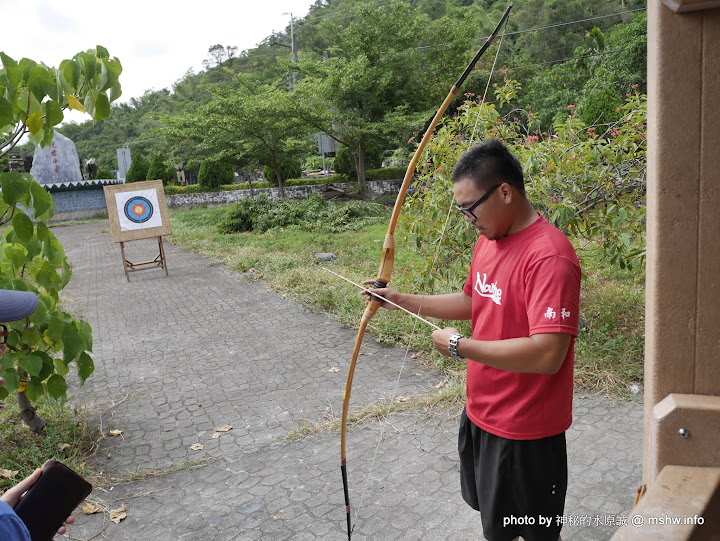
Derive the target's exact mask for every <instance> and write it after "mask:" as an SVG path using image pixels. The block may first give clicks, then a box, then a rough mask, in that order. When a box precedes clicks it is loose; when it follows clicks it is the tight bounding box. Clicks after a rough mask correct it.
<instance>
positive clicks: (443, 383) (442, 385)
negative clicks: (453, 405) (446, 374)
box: [435, 379, 448, 389]
mask: <svg viewBox="0 0 720 541" xmlns="http://www.w3.org/2000/svg"><path fill="white" fill-rule="evenodd" d="M447 382H448V380H446V379H444V380H442V381H441V382H440V383H438V384H437V385H435V388H436V389H442V388H443V387H445V385H447Z"/></svg>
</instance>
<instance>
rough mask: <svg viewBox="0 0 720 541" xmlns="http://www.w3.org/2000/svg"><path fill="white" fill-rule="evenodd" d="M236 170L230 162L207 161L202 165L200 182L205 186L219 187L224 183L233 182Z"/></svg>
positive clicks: (199, 175) (199, 176)
mask: <svg viewBox="0 0 720 541" xmlns="http://www.w3.org/2000/svg"><path fill="white" fill-rule="evenodd" d="M233 180H235V170H234V169H233V166H232V165H230V164H228V163H223V162H215V161H207V162H204V163H203V164H202V165H201V166H200V172H199V173H198V184H200V186H202V187H203V188H217V187H218V186H221V185H222V184H232V182H233Z"/></svg>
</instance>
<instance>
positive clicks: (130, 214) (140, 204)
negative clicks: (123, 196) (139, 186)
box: [124, 195, 153, 224]
mask: <svg viewBox="0 0 720 541" xmlns="http://www.w3.org/2000/svg"><path fill="white" fill-rule="evenodd" d="M124 212H125V217H126V218H127V219H128V220H130V221H131V222H133V223H136V224H141V223H144V222H147V221H148V220H149V219H150V218H151V217H152V215H153V205H152V203H151V202H150V201H149V200H147V199H146V198H144V197H140V196H139V195H138V196H135V197H131V198H130V199H128V200H127V202H126V203H125V209H124Z"/></svg>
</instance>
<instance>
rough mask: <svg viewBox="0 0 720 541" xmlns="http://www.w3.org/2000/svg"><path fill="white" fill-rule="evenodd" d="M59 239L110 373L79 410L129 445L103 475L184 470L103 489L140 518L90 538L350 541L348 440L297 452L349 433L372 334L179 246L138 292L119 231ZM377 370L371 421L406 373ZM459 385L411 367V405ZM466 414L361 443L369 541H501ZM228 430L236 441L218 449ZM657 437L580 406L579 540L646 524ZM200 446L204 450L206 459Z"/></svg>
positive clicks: (97, 527)
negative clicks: (338, 427) (476, 479)
mask: <svg viewBox="0 0 720 541" xmlns="http://www.w3.org/2000/svg"><path fill="white" fill-rule="evenodd" d="M53 231H54V232H55V234H56V235H57V237H58V239H59V240H60V242H61V243H62V244H63V245H64V247H65V250H66V252H67V255H68V259H69V261H70V264H71V266H72V268H73V278H72V280H71V282H70V284H69V285H68V287H67V288H66V289H65V290H64V296H66V297H68V299H69V301H70V303H71V304H70V306H71V309H72V310H74V311H76V312H77V314H78V315H80V316H81V317H82V318H84V319H86V320H87V321H88V322H89V323H90V324H91V325H92V327H93V334H94V354H93V358H94V360H95V373H94V374H93V375H92V376H91V377H90V379H89V380H88V381H87V382H86V384H85V386H84V387H82V388H78V387H77V385H72V386H71V393H74V394H75V399H74V401H76V402H80V403H85V404H88V405H89V406H90V409H91V411H92V412H95V415H96V417H95V419H94V422H96V423H97V424H98V425H99V426H100V427H101V428H102V430H103V432H104V433H108V432H109V431H110V430H122V434H121V435H120V436H115V437H109V438H108V439H107V440H106V441H105V442H104V444H103V447H102V449H101V451H100V452H99V453H98V455H97V458H96V461H97V463H98V465H99V467H100V468H101V469H103V470H104V471H105V472H106V473H108V474H110V475H112V476H114V477H117V478H128V477H130V476H133V475H135V474H138V473H146V472H158V473H160V472H167V471H173V473H169V474H165V475H157V476H152V475H143V476H140V480H137V481H129V482H128V481H124V482H123V481H119V482H118V483H117V484H116V485H115V486H112V487H110V486H108V487H104V489H105V490H101V489H97V490H95V491H94V492H93V495H92V497H91V498H95V499H97V500H101V501H102V502H103V503H104V504H105V505H107V506H108V507H110V508H112V509H115V508H118V507H120V506H121V505H123V504H124V505H126V513H127V518H126V519H124V520H123V521H122V522H121V523H120V524H119V525H116V524H113V523H110V522H109V520H108V516H107V515H104V516H103V515H100V514H98V515H82V514H79V516H78V521H77V524H76V525H75V526H74V527H72V528H71V530H70V534H71V536H72V538H73V539H82V540H89V539H107V540H109V541H119V540H133V541H138V540H153V541H176V540H187V541H190V540H205V539H212V540H214V541H219V540H235V539H240V540H255V539H263V540H273V541H274V540H278V541H280V540H286V539H287V540H289V539H293V540H314V539H337V540H342V539H346V534H345V510H344V501H343V495H342V481H341V479H340V471H339V445H340V444H339V440H340V438H339V434H338V433H337V432H322V433H318V434H314V435H310V436H307V437H305V438H302V439H299V440H296V441H292V442H290V441H286V439H285V436H286V435H287V434H288V433H289V432H291V431H293V430H294V429H296V428H298V427H299V426H301V425H302V424H303V423H304V422H305V421H306V420H307V421H309V422H314V421H322V420H325V419H328V418H331V417H339V415H340V411H341V407H342V390H343V388H344V384H345V375H346V371H347V365H348V360H349V358H350V353H351V350H352V346H353V343H354V340H355V330H353V329H347V328H343V327H340V326H339V325H337V324H336V323H334V322H332V321H330V320H329V319H328V318H327V317H326V316H324V315H322V314H317V313H313V312H310V311H308V310H305V309H304V308H303V307H302V306H300V305H298V304H297V303H295V302H291V301H289V300H287V299H285V298H283V297H282V296H281V295H278V294H274V293H271V292H269V291H268V289H267V288H266V286H265V285H264V283H262V282H254V281H249V280H244V279H243V277H242V276H241V275H239V274H233V273H230V272H229V271H227V270H226V269H225V268H224V267H223V266H221V265H218V264H217V263H215V262H213V261H211V260H208V259H207V258H203V257H200V256H198V255H195V254H192V253H189V252H186V251H183V250H181V249H179V248H177V247H175V246H172V245H170V244H169V243H166V253H167V259H168V266H169V273H170V275H169V277H166V276H165V273H164V272H163V271H161V270H147V271H143V272H138V273H132V274H131V275H130V282H129V283H128V282H127V281H126V280H125V276H124V273H123V269H122V264H121V258H120V249H119V245H117V244H113V243H112V239H111V237H110V233H109V232H108V225H107V223H105V222H101V223H92V224H85V225H77V226H69V227H60V228H55V229H54V230H53ZM126 248H127V249H128V254H127V255H128V259H129V260H131V261H146V260H148V259H152V258H153V257H154V256H155V255H156V252H157V243H156V242H153V241H136V242H132V243H129V244H127V245H126ZM363 353H364V355H362V356H361V357H360V360H359V362H358V367H357V371H356V374H355V382H354V385H353V396H352V403H353V405H354V406H359V405H361V404H363V403H365V404H367V403H372V402H375V401H376V400H378V399H380V398H382V397H385V398H389V397H390V396H391V395H392V393H393V391H394V388H395V384H396V380H397V379H398V370H399V367H400V365H401V364H402V359H403V357H404V351H403V350H402V349H401V348H389V347H384V346H380V345H378V344H377V343H376V342H374V341H373V340H372V339H371V338H370V337H369V336H367V337H366V338H365V341H364V346H363ZM333 368H339V371H334V370H332V369H333ZM441 380H442V376H441V375H440V374H439V373H438V372H436V371H433V370H430V369H428V368H426V367H423V366H421V365H420V364H418V363H417V362H415V361H413V360H407V361H406V363H405V368H404V370H403V373H402V376H401V378H400V381H399V389H398V394H399V395H403V396H411V395H417V394H419V393H423V392H428V391H434V389H433V386H434V385H436V384H437V383H438V382H440V381H441ZM458 413H459V412H452V413H451V414H434V415H427V414H425V413H423V412H419V411H418V412H409V413H402V414H394V415H392V416H391V417H390V419H389V420H388V422H387V423H386V425H385V429H384V437H383V439H382V441H381V443H380V448H379V450H378V451H377V453H376V447H377V445H378V440H379V433H380V430H381V428H380V425H379V423H377V422H370V423H366V424H363V425H359V426H356V427H353V428H352V429H351V430H350V431H349V440H348V472H349V478H350V487H351V504H352V506H353V509H354V512H355V514H354V522H355V524H356V527H355V532H354V534H353V539H354V540H357V541H362V540H366V541H392V540H412V541H417V540H420V539H422V540H432V541H435V540H453V541H462V540H477V539H483V538H482V535H481V531H482V529H481V525H480V520H479V516H478V514H477V513H475V512H474V511H472V510H471V509H470V508H469V507H468V506H467V505H466V504H465V503H464V502H463V501H462V498H461V496H460V491H459V482H458V473H457V456H456V449H455V445H456V444H455V439H456V425H457V414H458ZM224 425H230V426H232V427H233V428H232V430H230V431H228V432H222V433H220V434H221V435H220V436H219V437H216V438H213V437H212V436H213V434H215V433H216V430H215V429H216V428H219V427H222V426H224ZM641 438H642V406H641V404H640V402H639V401H638V402H631V403H627V402H616V401H611V400H607V399H604V398H599V397H585V398H583V397H580V396H577V397H576V399H575V422H574V424H573V426H572V428H571V429H570V431H569V432H568V454H569V463H570V486H569V489H568V497H567V504H566V517H567V520H568V522H569V524H567V525H566V526H565V527H564V528H563V537H564V538H565V539H581V540H588V541H594V540H604V539H609V538H610V536H611V535H612V532H613V531H614V530H615V529H616V527H615V526H613V525H608V524H606V523H611V522H616V521H617V520H618V519H619V518H621V517H622V516H623V515H625V514H627V513H628V511H629V509H630V507H631V505H632V501H633V497H634V492H635V489H636V487H637V485H638V484H639V483H640V478H641V466H640V464H641ZM197 443H199V444H201V445H202V446H203V448H202V450H198V451H194V450H192V449H191V446H193V445H194V444H197ZM373 457H376V458H375V461H374V464H373V465H372V468H371V462H372V461H373ZM203 459H204V460H203ZM198 461H200V462H199V463H198ZM368 471H371V472H372V473H371V475H370V478H369V479H368V476H367V472H368Z"/></svg>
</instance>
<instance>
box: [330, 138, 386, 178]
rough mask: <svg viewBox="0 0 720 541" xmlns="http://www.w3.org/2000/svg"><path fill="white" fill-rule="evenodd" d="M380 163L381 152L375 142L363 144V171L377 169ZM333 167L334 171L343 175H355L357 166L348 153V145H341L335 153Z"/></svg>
mask: <svg viewBox="0 0 720 541" xmlns="http://www.w3.org/2000/svg"><path fill="white" fill-rule="evenodd" d="M381 165H382V153H381V152H380V150H379V149H378V147H377V145H376V144H375V143H366V144H365V172H366V174H367V171H368V170H369V169H377V168H378V167H380V166H381ZM333 167H334V169H335V172H336V173H341V174H343V175H352V176H357V168H356V167H355V160H354V159H353V157H352V155H351V154H350V149H349V148H348V147H345V146H342V147H340V149H339V150H338V151H337V154H336V155H335V161H334V162H333Z"/></svg>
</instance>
